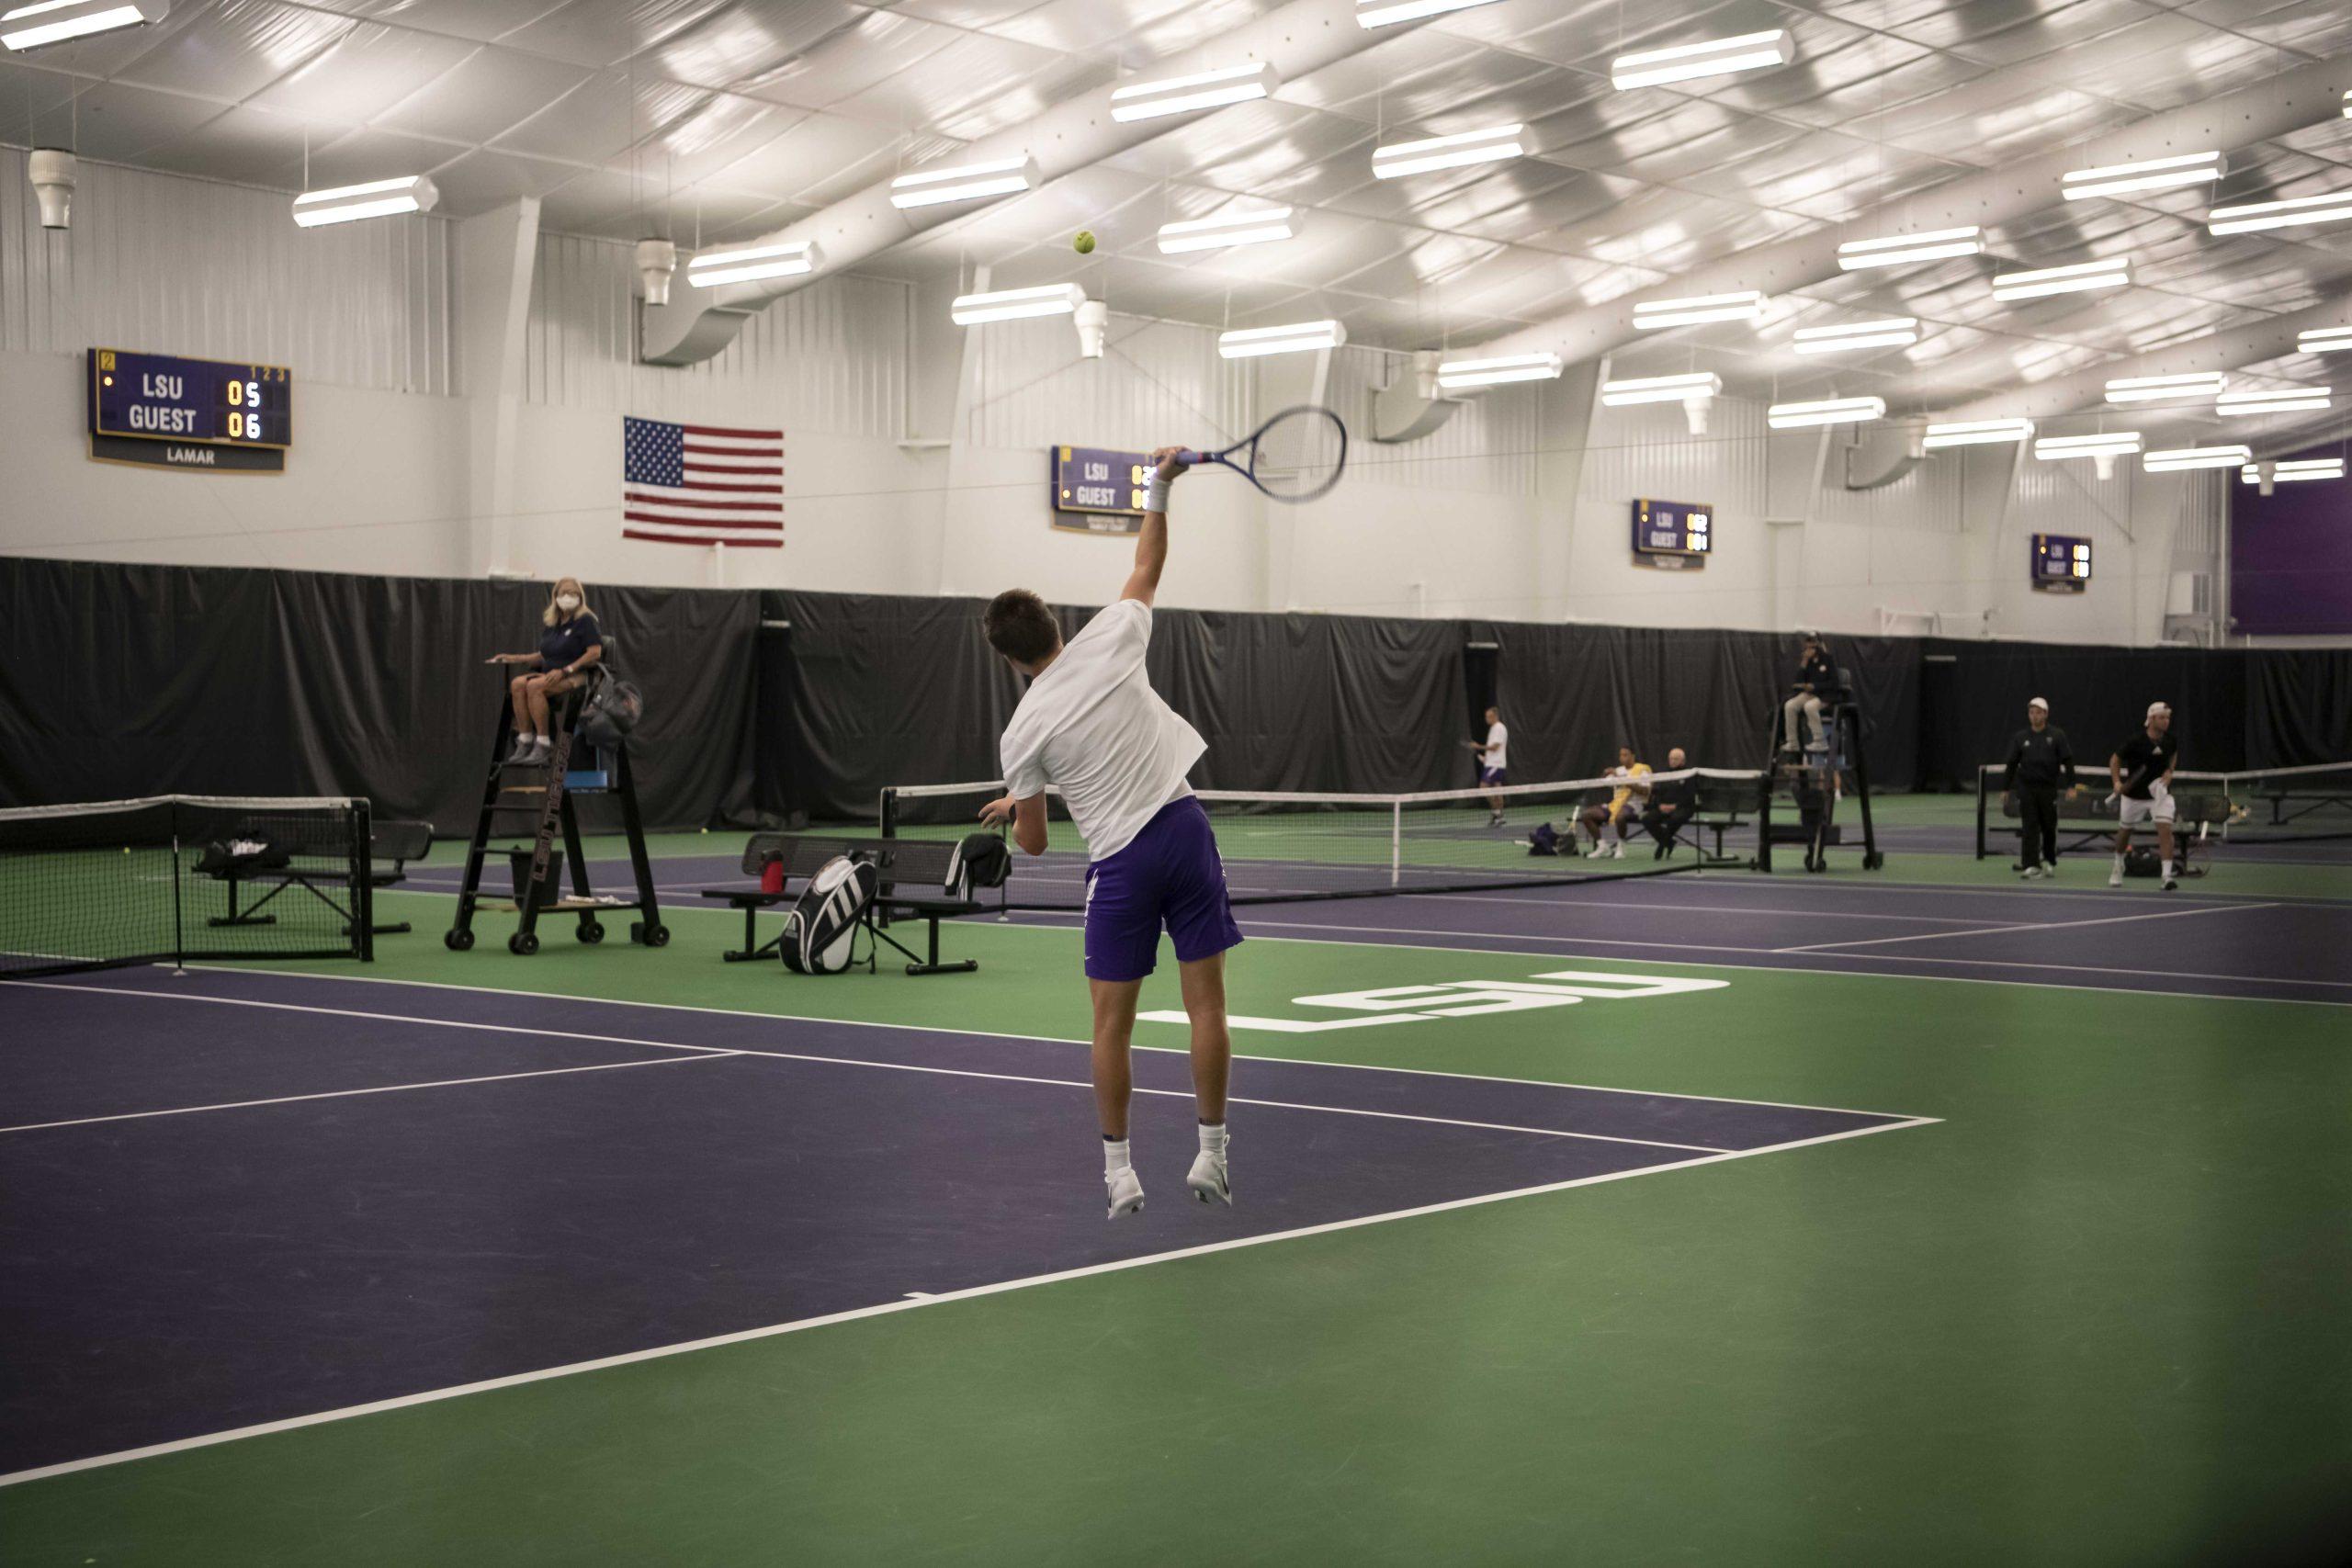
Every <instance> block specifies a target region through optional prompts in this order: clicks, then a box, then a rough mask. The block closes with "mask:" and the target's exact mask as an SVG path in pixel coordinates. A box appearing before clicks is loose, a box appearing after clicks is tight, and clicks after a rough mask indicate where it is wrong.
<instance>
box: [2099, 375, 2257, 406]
mask: <svg viewBox="0 0 2352 1568" xmlns="http://www.w3.org/2000/svg"><path fill="white" fill-rule="evenodd" d="M2229 385H2230V378H2228V377H2227V376H2223V375H2221V374H2220V373H2218V372H2214V371H2200V372H2199V373H2197V374H2195V375H2189V376H2120V377H2118V378H2116V379H2114V380H2112V381H2109V383H2108V384H2107V400H2108V401H2109V402H2110V403H2166V402H2173V401H2176V400H2180V399H2184V398H2186V399H2194V400H2203V399H2206V398H2218V397H2220V396H2221V395H2222V392H2224V391H2226V390H2227V389H2229Z"/></svg>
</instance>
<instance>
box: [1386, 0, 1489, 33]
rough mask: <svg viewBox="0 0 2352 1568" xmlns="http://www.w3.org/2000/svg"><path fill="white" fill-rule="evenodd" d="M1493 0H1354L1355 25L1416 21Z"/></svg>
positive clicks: (1387, 24)
mask: <svg viewBox="0 0 2352 1568" xmlns="http://www.w3.org/2000/svg"><path fill="white" fill-rule="evenodd" d="M1493 4H1494V0H1356V26H1358V27H1360V28H1385V27H1388V26H1390V25H1391V24H1393V23H1397V22H1418V21H1419V20H1420V19H1421V18H1422V17H1442V16H1443V15H1444V14H1445V13H1446V12H1448V11H1467V10H1468V9H1470V8H1471V7H1472V6H1491V5H1493Z"/></svg>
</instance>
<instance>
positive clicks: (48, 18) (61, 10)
mask: <svg viewBox="0 0 2352 1568" xmlns="http://www.w3.org/2000/svg"><path fill="white" fill-rule="evenodd" d="M171 8H172V0H39V3H38V4H37V5H31V6H16V7H14V8H12V9H10V10H7V11H0V44H6V46H7V47H8V48H10V49H39V48H40V46H41V45H43V44H45V43H57V42H60V41H62V39H69V38H87V37H88V36H89V35H90V34H92V33H109V32H112V31H114V29H115V28H136V27H141V26H143V25H144V24H146V23H149V22H160V21H162V20H163V19H164V17H165V16H166V15H167V14H169V12H170V11H171Z"/></svg>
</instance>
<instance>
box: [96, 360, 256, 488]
mask: <svg viewBox="0 0 2352 1568" xmlns="http://www.w3.org/2000/svg"><path fill="white" fill-rule="evenodd" d="M89 372H90V388H89V417H90V455H91V456H92V457H97V458H101V459H105V460H107V461H113V462H130V463H148V464H153V465H158V466H161V467H165V468H213V469H220V468H233V469H243V470H246V471H263V472H277V471H280V470H282V469H283V468H285V466H286V449H287V448H288V447H289V446H292V445H293V444H294V373H293V372H292V371H291V370H289V369H288V368H287V367H285V366H283V365H245V364H237V363H233V362H230V361H224V360H217V359H184V358H181V357H179V356H178V355H169V354H137V353H133V352H131V351H130V350H128V349H119V348H94V349H92V350H90V353H89Z"/></svg>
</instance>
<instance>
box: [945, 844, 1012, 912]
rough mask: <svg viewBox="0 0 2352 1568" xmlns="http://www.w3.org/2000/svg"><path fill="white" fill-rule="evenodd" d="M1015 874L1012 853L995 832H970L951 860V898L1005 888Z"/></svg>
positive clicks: (948, 867) (949, 871)
mask: <svg viewBox="0 0 2352 1568" xmlns="http://www.w3.org/2000/svg"><path fill="white" fill-rule="evenodd" d="M1011 875H1012V851H1011V850H1008V849H1006V848H1005V847H1004V840H1002V839H1001V838H999V837H998V836H997V835H996V834H994V833H967V834H965V835H964V841H963V842H961V843H959V844H957V845H956V852H955V853H954V854H952V855H950V856H948V858H947V888H946V891H947V896H948V897H951V898H968V897H971V896H972V893H973V890H974V889H976V888H983V887H1001V886H1004V879H1005V878H1006V877H1008V876H1011Z"/></svg>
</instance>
